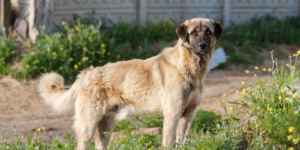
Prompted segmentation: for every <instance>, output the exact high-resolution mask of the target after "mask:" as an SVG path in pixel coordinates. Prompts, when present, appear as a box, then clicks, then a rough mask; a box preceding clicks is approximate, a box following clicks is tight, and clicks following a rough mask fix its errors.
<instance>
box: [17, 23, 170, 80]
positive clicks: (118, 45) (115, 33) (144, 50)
mask: <svg viewBox="0 0 300 150" xmlns="http://www.w3.org/2000/svg"><path fill="white" fill-rule="evenodd" d="M62 24H63V25H64V30H63V32H58V33H54V34H50V35H46V34H41V35H40V36H39V38H38V39H37V41H36V44H34V45H32V44H28V47H29V48H30V49H31V50H30V52H28V53H27V54H25V56H24V59H23V60H22V62H21V66H22V67H21V69H20V72H19V73H18V74H17V75H16V76H17V77H23V78H34V77H36V76H38V75H40V74H41V73H45V72H57V73H59V74H61V75H62V76H64V77H65V79H66V80H67V82H71V81H74V80H75V77H76V75H77V73H78V71H80V70H82V69H85V68H87V67H89V66H90V65H94V66H101V65H104V64H106V63H107V62H116V61H119V60H128V59H132V58H148V57H150V56H152V55H154V54H157V53H158V52H159V51H160V50H161V49H162V48H163V47H162V46H165V43H164V41H158V42H160V45H159V46H157V47H155V49H156V51H154V50H152V49H151V48H152V47H153V46H152V45H151V44H150V43H149V41H151V40H154V38H156V37H159V38H158V39H164V38H167V37H168V36H169V35H170V34H166V33H168V32H158V31H157V30H158V29H160V28H162V29H167V28H169V26H170V25H169V23H161V24H157V25H154V24H151V25H150V24H147V25H145V26H133V25H130V24H128V23H120V24H119V25H117V26H115V27H113V28H111V29H106V30H104V31H103V33H102V34H101V33H100V26H101V22H98V24H91V25H87V24H82V23H81V22H80V20H78V21H77V24H76V25H73V26H69V25H68V24H67V23H66V22H63V23H62ZM136 28H138V30H139V31H136ZM148 30H149V31H152V30H153V32H149V36H148V35H147V36H146V35H145V34H144V33H145V32H147V31H148ZM168 30H169V29H168ZM133 31H134V33H132V32H133ZM150 33H152V34H150ZM157 49H158V50H157Z"/></svg>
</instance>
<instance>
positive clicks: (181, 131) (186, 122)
mask: <svg viewBox="0 0 300 150" xmlns="http://www.w3.org/2000/svg"><path fill="white" fill-rule="evenodd" d="M196 107H197V106H196V105H195V104H191V105H188V106H187V107H186V108H185V111H184V112H183V114H182V116H181V118H180V120H179V123H178V127H177V132H176V133H177V135H176V142H177V143H179V144H185V142H186V140H187V136H188V134H189V132H190V129H191V126H192V122H193V118H194V115H195V111H196Z"/></svg>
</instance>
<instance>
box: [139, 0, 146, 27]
mask: <svg viewBox="0 0 300 150" xmlns="http://www.w3.org/2000/svg"><path fill="white" fill-rule="evenodd" d="M146 21H147V0H139V10H138V23H139V24H143V23H146Z"/></svg>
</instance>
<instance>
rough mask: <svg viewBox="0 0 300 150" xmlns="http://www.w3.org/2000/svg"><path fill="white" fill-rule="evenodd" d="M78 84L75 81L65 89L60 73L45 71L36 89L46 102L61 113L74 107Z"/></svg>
mask: <svg viewBox="0 0 300 150" xmlns="http://www.w3.org/2000/svg"><path fill="white" fill-rule="evenodd" d="M78 86H79V85H78V84H77V83H76V82H75V83H74V84H73V85H72V87H71V88H70V89H69V90H65V89H64V78H63V77H62V76H61V75H59V74H57V73H46V74H44V75H42V77H41V78H40V80H39V83H38V91H39V95H40V96H41V97H42V98H43V99H44V101H45V102H46V104H48V105H50V106H51V107H52V109H54V110H56V111H58V112H59V113H62V112H65V111H68V110H70V109H72V108H74V107H75V101H76V95H77V89H78Z"/></svg>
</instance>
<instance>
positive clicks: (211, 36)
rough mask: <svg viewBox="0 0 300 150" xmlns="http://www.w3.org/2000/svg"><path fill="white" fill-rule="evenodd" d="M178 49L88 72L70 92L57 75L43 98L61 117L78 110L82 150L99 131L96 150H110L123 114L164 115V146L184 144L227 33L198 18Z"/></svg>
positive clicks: (45, 81) (43, 87)
mask: <svg viewBox="0 0 300 150" xmlns="http://www.w3.org/2000/svg"><path fill="white" fill-rule="evenodd" d="M176 32H177V35H178V36H179V40H178V43H177V44H176V46H175V47H172V48H165V49H164V50H163V51H162V52H161V53H160V54H158V55H157V56H154V57H151V58H148V59H146V60H140V59H134V60H130V61H120V62H117V63H112V64H108V65H105V66H102V67H97V68H93V67H90V68H88V69H86V70H84V71H82V72H81V73H80V74H79V75H78V77H77V80H76V81H75V83H74V84H73V85H72V87H71V88H70V89H69V90H64V85H63V84H64V79H63V77H62V76H60V75H58V74H56V73H49V74H44V75H43V76H42V77H41V79H40V82H39V92H40V96H41V97H42V98H43V99H44V100H45V102H46V103H47V104H49V105H50V106H52V108H53V109H54V110H57V111H58V112H64V111H67V110H70V109H72V108H73V107H75V112H76V113H75V124H74V128H75V131H76V136H77V148H78V149H86V145H85V141H87V142H90V141H91V139H92V137H93V135H94V133H95V131H97V134H96V135H97V136H96V148H98V149H105V148H106V147H107V145H108V143H109V139H110V136H105V135H104V132H112V131H113V128H114V124H115V116H116V113H117V112H118V110H119V109H121V108H130V109H134V110H140V111H146V112H152V113H162V114H163V115H164V122H163V137H162V144H163V145H165V146H167V147H170V148H171V147H172V146H174V145H173V144H174V139H173V137H174V136H175V132H176V129H177V135H176V141H177V142H178V143H180V144H184V143H185V141H186V136H187V135H188V133H189V130H190V128H191V124H192V120H193V117H194V114H195V111H196V107H197V106H198V104H199V103H200V98H201V91H202V86H203V79H204V77H205V75H206V73H207V71H208V67H209V63H210V59H211V56H212V54H213V52H214V48H215V45H216V40H218V39H219V38H220V36H221V34H222V32H223V27H222V26H221V25H220V24H219V23H217V22H214V21H213V20H210V19H204V18H195V19H191V20H187V21H185V22H184V23H182V24H181V25H180V26H179V27H178V28H177V29H176Z"/></svg>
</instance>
